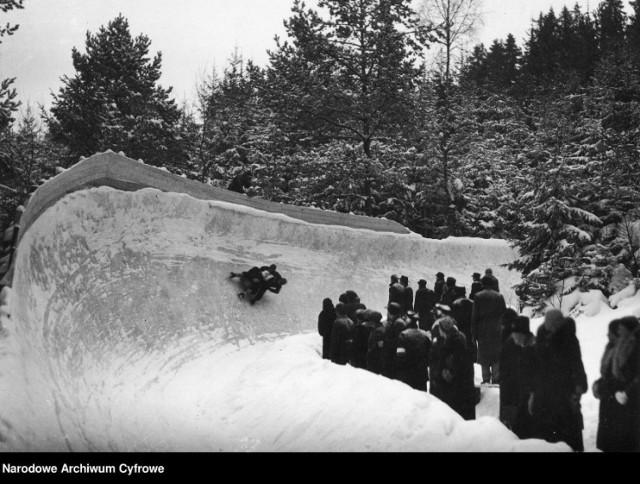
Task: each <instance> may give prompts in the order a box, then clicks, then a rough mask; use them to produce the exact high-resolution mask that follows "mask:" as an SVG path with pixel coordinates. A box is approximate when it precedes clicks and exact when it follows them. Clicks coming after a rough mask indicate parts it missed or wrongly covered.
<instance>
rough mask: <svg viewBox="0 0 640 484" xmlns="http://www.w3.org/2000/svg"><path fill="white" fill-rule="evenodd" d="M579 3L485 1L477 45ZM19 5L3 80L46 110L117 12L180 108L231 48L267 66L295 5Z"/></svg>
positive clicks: (277, 1)
mask: <svg viewBox="0 0 640 484" xmlns="http://www.w3.org/2000/svg"><path fill="white" fill-rule="evenodd" d="M306 3H307V5H312V4H315V1H314V0H307V2H306ZM576 3H578V4H580V5H581V7H582V10H583V11H586V9H587V8H589V7H590V8H591V9H592V10H593V9H595V8H596V7H597V5H598V3H599V2H598V1H595V0H590V1H588V0H579V1H577V2H576V1H571V0H569V1H567V0H485V2H484V12H485V15H484V27H483V28H482V29H481V31H480V32H479V33H478V38H477V41H478V42H484V43H485V45H487V46H488V45H490V44H491V42H492V41H493V39H496V38H501V39H502V38H505V37H506V36H507V34H509V33H512V34H514V35H515V37H516V39H517V40H518V42H519V44H520V45H521V46H522V45H523V40H524V39H525V37H526V32H527V29H528V28H529V27H530V24H531V18H532V17H537V16H538V14H539V13H540V12H541V11H544V12H547V11H548V10H549V8H550V7H553V8H554V9H555V10H556V12H559V11H560V10H561V8H562V6H564V5H565V4H566V5H568V6H569V7H570V8H572V7H573V5H575V4H576ZM627 3H628V2H625V4H627ZM24 5H25V8H24V9H23V10H18V11H13V12H10V13H7V14H2V13H0V24H1V25H4V24H5V23H6V22H7V21H9V22H11V23H18V24H19V25H20V28H19V30H18V31H17V32H16V34H15V35H14V36H12V37H4V38H3V39H2V44H0V79H4V78H6V77H17V79H16V83H15V87H16V88H17V90H18V94H19V98H20V99H21V100H22V102H23V104H24V105H25V106H26V105H27V104H31V105H33V106H36V105H37V104H44V105H45V106H46V107H47V108H48V107H50V104H51V93H50V92H51V91H54V92H56V93H57V92H58V90H59V88H60V86H61V83H60V77H62V76H63V75H65V74H66V75H69V76H72V75H73V72H74V71H73V66H72V63H71V49H72V48H73V47H74V46H75V47H77V48H78V49H79V50H81V51H83V52H84V45H85V36H86V32H87V31H91V32H92V33H95V32H97V31H98V29H99V28H100V26H101V25H106V24H107V23H108V22H109V21H110V20H112V19H113V18H115V17H116V16H117V15H118V14H119V13H122V14H123V15H124V16H125V17H126V18H127V19H128V20H129V25H130V29H131V32H132V34H133V35H134V36H137V35H139V34H141V33H142V34H145V35H147V36H148V37H149V38H150V39H151V53H152V54H155V52H157V51H161V52H162V56H163V64H162V73H163V75H162V79H161V82H160V83H161V84H162V85H163V86H164V87H168V86H172V87H173V92H174V96H175V98H176V100H178V101H179V102H181V101H182V100H185V99H186V100H190V99H192V98H193V95H194V92H195V85H196V83H197V80H198V79H201V78H202V77H203V75H204V74H205V73H206V72H209V71H210V70H211V69H212V68H213V66H214V65H215V66H216V67H217V68H218V69H219V70H220V69H222V68H223V67H224V65H225V63H226V61H227V59H228V58H229V56H230V54H231V53H232V52H233V50H234V48H235V47H237V48H238V51H239V52H240V53H241V54H242V55H243V57H244V58H245V59H252V60H253V61H254V62H255V63H257V64H259V65H263V66H264V65H265V64H266V62H267V54H266V51H267V49H273V48H274V46H275V43H274V40H273V38H274V35H276V34H278V35H280V36H281V37H282V36H284V34H285V32H284V28H283V25H282V22H283V20H284V19H285V18H288V17H289V16H290V12H291V5H293V0H232V1H230V0H187V1H182V2H176V1H175V0H172V1H169V0H57V1H53V0H25V2H24Z"/></svg>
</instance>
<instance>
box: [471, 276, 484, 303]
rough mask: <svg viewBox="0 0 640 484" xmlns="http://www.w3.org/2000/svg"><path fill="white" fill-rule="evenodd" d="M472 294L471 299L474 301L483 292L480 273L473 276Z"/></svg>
mask: <svg viewBox="0 0 640 484" xmlns="http://www.w3.org/2000/svg"><path fill="white" fill-rule="evenodd" d="M471 280H472V282H471V292H470V293H469V299H471V300H472V301H473V298H475V297H476V294H478V293H479V292H480V291H482V282H480V273H479V272H474V273H473V274H471Z"/></svg>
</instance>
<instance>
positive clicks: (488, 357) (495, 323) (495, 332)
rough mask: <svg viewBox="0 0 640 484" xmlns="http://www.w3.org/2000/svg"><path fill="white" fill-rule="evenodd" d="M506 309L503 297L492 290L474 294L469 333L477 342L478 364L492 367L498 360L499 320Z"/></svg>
mask: <svg viewBox="0 0 640 484" xmlns="http://www.w3.org/2000/svg"><path fill="white" fill-rule="evenodd" d="M506 308H507V306H506V304H505V302H504V297H503V296H502V294H500V293H499V292H496V291H494V290H492V289H485V290H484V291H480V292H479V293H478V294H476V297H475V299H474V301H473V312H472V315H471V333H472V335H473V336H472V337H473V339H475V340H476V341H477V342H478V363H480V364H481V365H492V364H494V363H496V362H497V361H498V359H499V358H500V347H501V334H502V324H501V318H502V313H504V311H505V309H506Z"/></svg>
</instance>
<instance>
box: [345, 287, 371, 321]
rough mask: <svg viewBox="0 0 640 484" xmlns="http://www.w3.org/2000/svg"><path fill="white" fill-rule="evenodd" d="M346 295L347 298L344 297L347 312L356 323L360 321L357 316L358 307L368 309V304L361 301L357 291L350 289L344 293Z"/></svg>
mask: <svg viewBox="0 0 640 484" xmlns="http://www.w3.org/2000/svg"><path fill="white" fill-rule="evenodd" d="M344 295H345V298H344V300H345V303H344V305H345V311H346V312H347V316H349V318H351V321H353V324H354V325H355V324H357V323H358V318H357V317H356V311H358V309H367V306H365V305H364V304H362V303H361V302H360V297H359V296H358V294H357V293H356V292H355V291H352V290H348V291H346V292H345V293H344Z"/></svg>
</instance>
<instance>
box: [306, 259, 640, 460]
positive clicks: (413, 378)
mask: <svg viewBox="0 0 640 484" xmlns="http://www.w3.org/2000/svg"><path fill="white" fill-rule="evenodd" d="M408 282H409V281H408V278H407V277H406V276H402V277H398V276H396V275H393V276H391V282H390V284H389V300H388V302H387V306H386V319H384V320H383V315H382V313H380V312H378V311H375V310H372V309H367V308H366V306H365V305H364V304H363V303H362V302H361V301H360V299H359V297H358V295H357V293H356V292H355V291H346V292H345V293H343V294H342V295H341V296H340V298H339V303H338V304H336V305H335V307H334V305H333V302H332V300H331V299H329V298H326V299H325V300H324V301H323V309H322V312H321V313H320V315H319V318H318V331H319V333H320V335H321V336H322V337H323V358H327V359H330V360H331V361H332V362H334V363H338V364H342V365H345V364H347V363H349V364H351V365H352V366H354V367H357V368H364V369H367V370H369V371H371V372H373V373H376V374H381V375H383V376H386V377H388V378H392V379H396V380H399V381H402V382H404V383H406V384H407V385H409V386H411V387H412V388H415V389H417V390H422V391H427V389H428V391H429V392H430V393H431V394H433V395H434V396H436V397H438V398H439V399H440V400H442V401H443V402H445V403H447V404H448V405H449V406H450V407H451V408H452V409H454V410H455V411H457V412H458V413H459V414H460V415H461V416H463V417H464V418H465V419H467V420H468V419H474V418H475V406H476V404H477V402H478V390H477V388H476V387H475V384H474V373H475V372H474V363H478V364H479V365H480V366H481V368H482V383H483V384H495V385H497V384H499V386H500V419H501V421H502V422H503V423H504V424H505V425H506V426H507V427H509V428H510V429H511V430H512V431H513V432H514V433H515V434H516V435H517V436H518V437H520V438H522V439H525V438H541V439H544V440H547V441H548V442H565V443H567V444H568V445H569V446H570V447H571V448H572V449H573V450H576V451H582V450H584V445H583V439H582V429H583V428H584V424H583V418H582V412H581V405H580V399H581V396H582V395H583V394H584V393H585V392H586V391H587V389H588V385H587V377H586V373H585V370H584V366H583V363H582V356H581V351H580V344H579V341H578V338H577V336H576V325H575V321H574V320H573V319H572V318H570V317H565V316H564V315H563V314H562V312H561V311H559V310H557V309H549V310H547V311H546V312H545V315H544V322H543V323H542V324H541V325H540V326H539V328H538V329H537V332H536V334H535V336H534V334H533V333H532V332H531V330H530V321H529V318H528V317H526V316H523V315H519V314H518V313H517V312H516V311H515V310H514V309H512V308H508V307H506V304H505V301H504V298H503V296H502V295H501V294H500V292H499V283H498V280H497V279H496V278H495V276H493V274H492V273H491V270H490V269H488V270H487V272H486V273H485V275H484V276H483V277H480V274H479V273H474V274H473V275H472V286H471V292H470V294H469V296H468V297H467V295H466V288H464V287H460V286H457V281H456V280H455V278H452V277H448V278H446V279H445V277H444V274H442V273H438V274H437V276H436V281H435V284H434V289H433V290H431V289H429V288H427V283H426V281H425V280H424V279H421V280H420V281H418V289H417V290H416V292H415V296H414V293H413V289H412V288H411V287H410V286H409V284H408ZM593 392H594V395H595V396H596V398H599V399H600V400H601V406H600V420H599V427H598V441H597V446H598V448H599V449H601V450H604V451H625V450H634V451H639V450H640V323H638V320H637V319H636V318H634V317H628V318H622V319H619V320H615V321H613V322H612V323H611V325H610V327H609V343H608V345H607V347H606V349H605V353H604V356H603V358H602V368H601V377H600V379H598V380H597V381H596V382H595V383H594V385H593Z"/></svg>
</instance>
